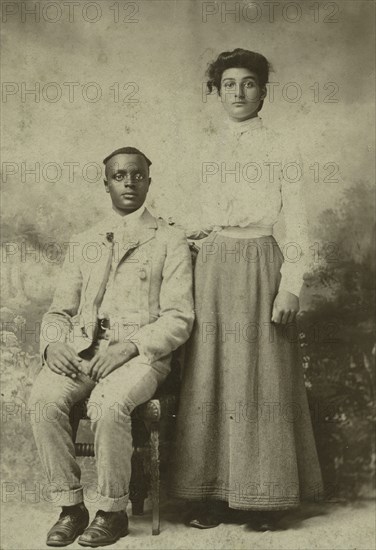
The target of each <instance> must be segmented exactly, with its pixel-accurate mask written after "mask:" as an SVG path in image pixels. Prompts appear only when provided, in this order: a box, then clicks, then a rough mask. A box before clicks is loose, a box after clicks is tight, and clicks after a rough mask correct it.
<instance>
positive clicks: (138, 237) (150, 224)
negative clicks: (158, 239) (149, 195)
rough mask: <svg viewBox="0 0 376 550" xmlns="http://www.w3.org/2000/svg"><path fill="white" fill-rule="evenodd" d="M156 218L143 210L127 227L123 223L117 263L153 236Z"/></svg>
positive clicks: (156, 225)
mask: <svg viewBox="0 0 376 550" xmlns="http://www.w3.org/2000/svg"><path fill="white" fill-rule="evenodd" d="M157 227H158V224H157V220H156V219H155V218H154V216H152V215H151V214H150V212H149V211H148V210H146V209H145V210H144V212H143V213H142V215H141V216H140V218H139V219H138V220H137V222H136V223H135V224H132V225H131V227H130V228H129V229H127V226H126V225H125V228H124V234H123V240H122V242H121V243H120V247H121V249H120V257H119V263H120V262H122V261H123V260H124V259H125V258H126V257H127V256H128V255H129V254H130V253H131V252H132V251H133V250H135V249H136V248H138V247H139V246H141V245H142V244H145V243H146V242H148V241H150V239H153V238H154V237H155V230H156V229H157Z"/></svg>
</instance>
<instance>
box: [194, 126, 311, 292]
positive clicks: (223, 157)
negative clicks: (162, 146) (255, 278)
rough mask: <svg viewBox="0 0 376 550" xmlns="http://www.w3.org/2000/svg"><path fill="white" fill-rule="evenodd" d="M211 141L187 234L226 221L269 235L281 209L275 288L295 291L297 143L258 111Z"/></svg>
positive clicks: (298, 265)
mask: <svg viewBox="0 0 376 550" xmlns="http://www.w3.org/2000/svg"><path fill="white" fill-rule="evenodd" d="M210 142H211V143H210V144H209V145H208V146H207V144H205V150H204V151H203V152H202V154H201V163H200V165H201V178H200V179H201V189H202V192H201V208H202V219H203V224H202V225H203V228H202V229H201V232H191V234H190V235H189V236H190V237H191V238H200V236H201V237H202V236H203V235H205V234H208V233H209V232H210V231H212V230H213V229H216V230H220V229H221V228H226V227H241V228H244V227H247V228H249V229H250V230H252V228H253V229H254V234H255V235H256V236H262V235H271V234H272V233H273V226H274V225H275V224H276V222H277V221H278V219H279V217H280V214H281V213H283V215H284V222H285V239H284V242H285V244H284V246H282V247H281V248H282V253H283V255H284V259H285V261H284V263H283V265H282V268H281V275H282V278H281V283H280V287H279V288H280V289H284V290H288V291H289V292H292V293H293V294H295V295H297V296H299V293H300V289H301V286H302V282H303V274H304V272H305V271H306V268H307V261H306V260H307V257H308V237H307V221H306V211H305V206H304V200H303V190H302V183H303V164H302V160H301V157H300V154H299V152H298V149H297V148H296V147H294V146H292V145H291V144H290V143H289V142H288V140H287V139H285V141H284V140H283V137H282V136H280V135H278V134H277V133H276V132H274V131H273V130H270V129H268V128H265V127H264V126H263V123H262V120H261V118H259V117H255V118H252V119H249V120H247V121H244V122H229V123H228V124H227V125H226V127H225V128H224V129H223V130H222V131H221V132H220V133H219V134H217V136H212V139H211V140H210ZM251 232H252V231H251ZM199 233H201V235H199ZM246 234H247V232H246V231H244V235H246Z"/></svg>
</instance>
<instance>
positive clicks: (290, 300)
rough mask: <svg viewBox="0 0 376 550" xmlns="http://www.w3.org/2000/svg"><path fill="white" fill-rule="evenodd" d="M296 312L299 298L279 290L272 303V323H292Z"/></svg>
mask: <svg viewBox="0 0 376 550" xmlns="http://www.w3.org/2000/svg"><path fill="white" fill-rule="evenodd" d="M298 312H299V298H298V297H297V296H295V294H292V293H291V292H288V291H287V290H280V291H279V292H278V294H277V296H276V297H275V300H274V303H273V313H272V323H277V324H281V325H287V323H292V322H294V321H295V317H296V315H297V313H298Z"/></svg>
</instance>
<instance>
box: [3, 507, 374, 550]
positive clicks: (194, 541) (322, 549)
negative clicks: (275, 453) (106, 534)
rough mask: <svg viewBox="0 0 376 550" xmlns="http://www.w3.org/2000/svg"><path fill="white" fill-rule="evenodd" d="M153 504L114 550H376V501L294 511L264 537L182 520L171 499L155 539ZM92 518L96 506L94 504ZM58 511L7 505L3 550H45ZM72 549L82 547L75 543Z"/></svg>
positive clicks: (235, 527)
mask: <svg viewBox="0 0 376 550" xmlns="http://www.w3.org/2000/svg"><path fill="white" fill-rule="evenodd" d="M148 504H149V503H148V502H146V510H145V513H144V515H143V516H135V517H132V516H131V515H130V512H129V516H130V533H129V535H128V536H127V537H125V538H123V539H120V540H119V541H118V542H117V543H116V544H114V545H112V546H111V547H108V548H114V549H117V550H121V549H128V548H129V549H132V550H133V549H163V550H173V549H187V550H188V549H192V548H193V549H195V550H200V549H216V550H217V549H231V550H237V549H239V550H240V549H250V550H251V549H252V550H264V549H265V550H266V549H267V550H298V549H299V550H313V549H314V550H374V549H375V548H376V542H375V541H376V536H375V535H376V533H375V517H376V515H375V502H373V501H369V500H368V501H360V502H357V503H351V504H321V505H318V504H316V505H310V506H305V507H302V508H301V509H300V510H299V511H297V512H294V513H290V514H289V515H288V516H286V518H285V519H284V521H283V522H282V525H283V527H284V529H281V530H279V531H274V532H266V533H258V532H255V531H252V530H251V529H250V528H249V527H248V526H247V524H245V523H239V524H235V523H226V524H224V523H223V524H221V525H219V526H218V527H217V528H215V529H209V530H205V531H201V530H197V529H192V528H190V527H188V526H186V525H184V523H183V522H182V518H183V517H184V511H185V508H184V507H183V506H182V505H181V504H180V503H179V502H172V501H165V502H164V503H163V504H162V508H161V518H162V521H161V533H160V535H159V536H151V512H150V506H149V505H148ZM88 508H89V511H90V514H91V517H92V515H93V514H94V513H95V505H88ZM56 519H57V510H56V509H54V508H51V507H50V506H49V505H48V504H47V503H46V502H39V503H31V502H26V501H24V502H19V501H9V502H7V503H4V502H3V503H2V513H1V549H2V550H41V549H44V548H48V547H47V546H46V544H45V536H46V533H47V530H48V529H49V528H50V527H51V525H52V524H53V523H54V522H55V520H56ZM68 548H71V549H75V550H76V549H81V548H82V547H81V546H80V545H79V544H78V543H77V542H75V543H74V544H72V545H70V546H69V547H68Z"/></svg>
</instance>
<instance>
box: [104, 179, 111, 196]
mask: <svg viewBox="0 0 376 550" xmlns="http://www.w3.org/2000/svg"><path fill="white" fill-rule="evenodd" d="M103 183H104V188H105V190H106V193H109V192H110V190H109V188H108V181H107V180H106V179H103Z"/></svg>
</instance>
